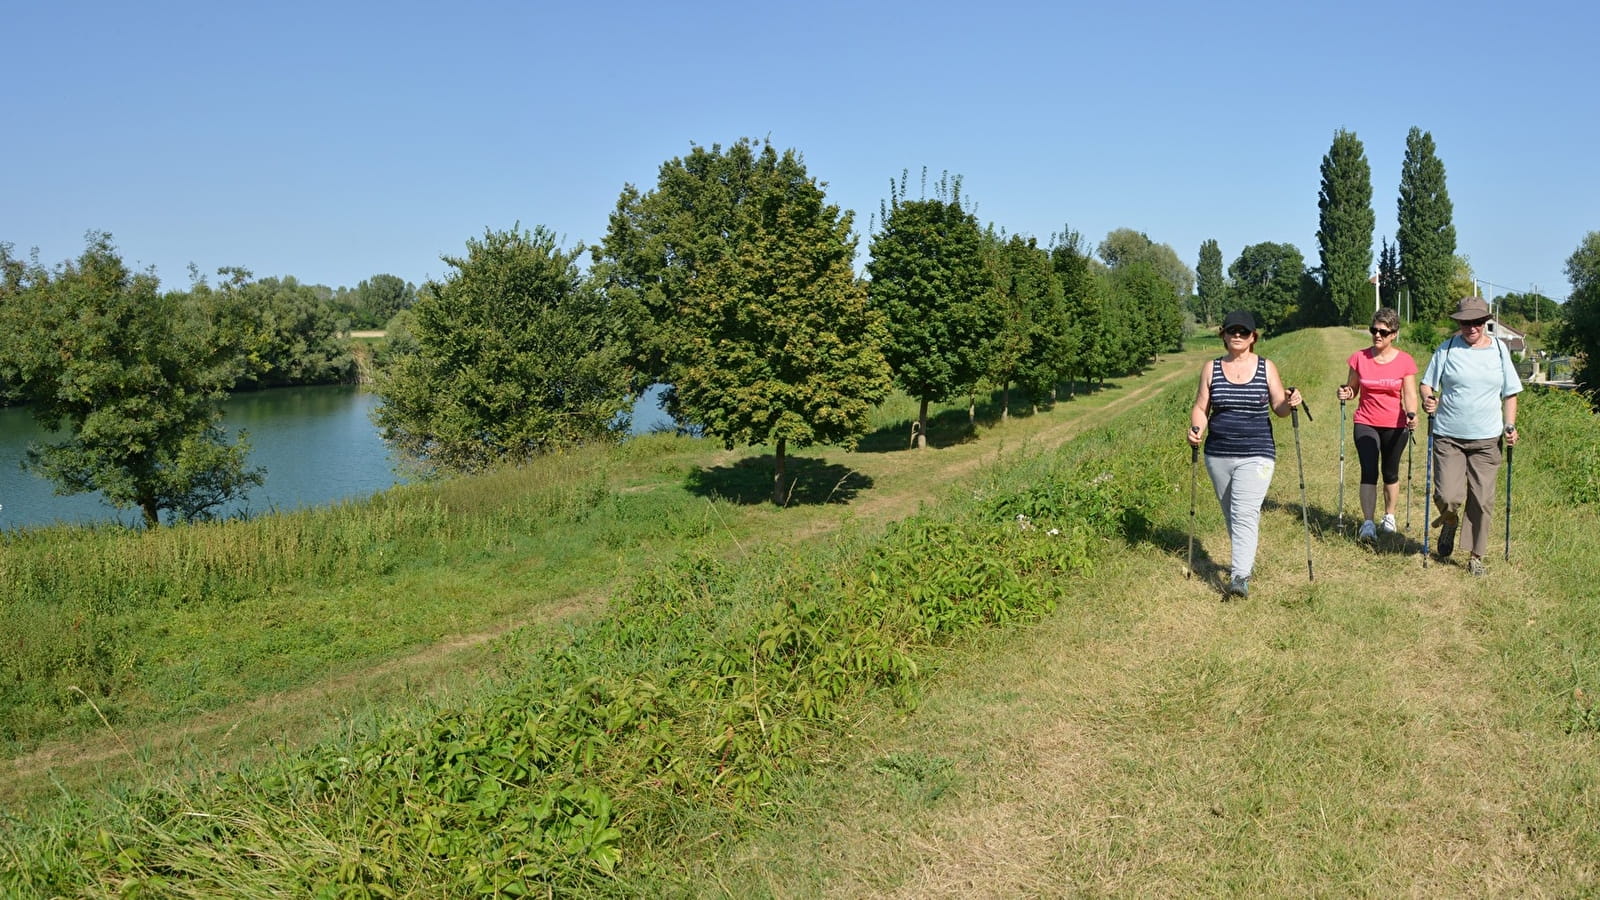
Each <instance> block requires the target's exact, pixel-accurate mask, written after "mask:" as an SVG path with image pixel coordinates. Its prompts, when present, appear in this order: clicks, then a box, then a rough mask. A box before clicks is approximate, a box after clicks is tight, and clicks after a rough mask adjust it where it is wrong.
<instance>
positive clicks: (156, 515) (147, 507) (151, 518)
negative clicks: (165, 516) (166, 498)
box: [139, 497, 161, 528]
mask: <svg viewBox="0 0 1600 900" xmlns="http://www.w3.org/2000/svg"><path fill="white" fill-rule="evenodd" d="M139 511H140V512H142V513H144V527H145V528H159V527H161V507H159V506H157V505H156V501H155V498H154V497H141V498H139Z"/></svg>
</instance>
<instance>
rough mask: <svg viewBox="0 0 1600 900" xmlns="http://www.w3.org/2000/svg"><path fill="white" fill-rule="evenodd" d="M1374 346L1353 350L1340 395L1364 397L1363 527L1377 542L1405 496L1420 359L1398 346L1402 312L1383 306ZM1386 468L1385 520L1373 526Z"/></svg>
mask: <svg viewBox="0 0 1600 900" xmlns="http://www.w3.org/2000/svg"><path fill="white" fill-rule="evenodd" d="M1367 331H1369V332H1371V334H1372V346H1371V347H1368V348H1367V349H1365V350H1358V351H1356V352H1355V353H1352V354H1351V355H1350V359H1349V363H1350V377H1349V378H1348V379H1347V380H1346V381H1345V383H1344V384H1342V385H1340V386H1339V399H1340V400H1341V401H1344V400H1352V399H1355V398H1356V397H1358V396H1359V397H1360V398H1361V404H1360V405H1359V406H1357V407H1356V414H1355V438H1356V456H1357V457H1359V458H1360V460H1361V515H1362V518H1363V520H1364V521H1362V523H1361V531H1360V532H1359V533H1358V537H1359V538H1360V539H1361V540H1363V541H1375V540H1377V538H1378V529H1379V528H1380V527H1381V528H1382V529H1383V530H1384V531H1386V532H1388V533H1390V534H1393V533H1395V532H1396V531H1397V530H1398V529H1397V528H1395V524H1394V509H1395V505H1396V503H1397V501H1398V500H1399V499H1400V455H1401V453H1403V452H1404V451H1405V446H1406V438H1407V437H1408V436H1409V434H1410V431H1411V428H1412V427H1413V426H1414V425H1415V424H1416V421H1417V361H1416V360H1414V359H1412V358H1411V354H1409V353H1407V352H1405V351H1404V350H1400V349H1399V348H1397V347H1395V345H1394V340H1395V337H1396V335H1398V334H1399V332H1400V316H1399V315H1398V314H1397V313H1396V312H1395V311H1394V310H1392V309H1389V308H1388V307H1384V308H1383V309H1380V310H1378V311H1377V312H1376V313H1373V315H1372V327H1370V328H1368V329H1367ZM1380 468H1381V469H1382V472H1383V521H1382V523H1381V525H1374V524H1373V521H1372V515H1373V512H1374V509H1375V508H1376V506H1377V502H1378V473H1379V469H1380Z"/></svg>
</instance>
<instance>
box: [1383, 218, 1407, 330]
mask: <svg viewBox="0 0 1600 900" xmlns="http://www.w3.org/2000/svg"><path fill="white" fill-rule="evenodd" d="M1404 286H1405V282H1404V281H1402V280H1401V279H1400V253H1399V248H1397V247H1396V246H1395V245H1394V244H1391V243H1389V238H1388V236H1385V237H1384V238H1383V249H1382V250H1381V251H1379V253H1378V302H1380V303H1382V304H1383V305H1384V306H1387V307H1389V308H1390V309H1393V310H1399V311H1400V312H1401V313H1405V312H1406V311H1405V310H1401V309H1400V307H1399V305H1398V304H1399V303H1400V289H1401V288H1402V287H1404Z"/></svg>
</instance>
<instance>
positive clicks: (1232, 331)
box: [1223, 328, 1254, 337]
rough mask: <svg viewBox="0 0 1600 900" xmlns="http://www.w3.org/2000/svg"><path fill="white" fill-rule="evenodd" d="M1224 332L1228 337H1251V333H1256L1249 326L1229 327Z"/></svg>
mask: <svg viewBox="0 0 1600 900" xmlns="http://www.w3.org/2000/svg"><path fill="white" fill-rule="evenodd" d="M1223 334H1226V335H1227V336H1228V337H1249V336H1250V335H1252V334H1254V332H1252V331H1251V330H1250V329H1248V328H1229V329H1228V330H1227V331H1225V332H1223Z"/></svg>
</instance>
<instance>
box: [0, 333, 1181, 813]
mask: <svg viewBox="0 0 1600 900" xmlns="http://www.w3.org/2000/svg"><path fill="white" fill-rule="evenodd" d="M1198 359H1199V355H1198V354H1195V353H1188V354H1181V355H1173V356H1169V357H1167V358H1165V359H1163V360H1162V362H1161V363H1160V364H1158V366H1157V367H1156V368H1155V369H1154V370H1153V371H1152V372H1151V373H1148V374H1146V375H1145V376H1143V377H1141V378H1138V379H1131V380H1127V381H1124V382H1122V383H1121V385H1124V386H1126V388H1127V393H1126V394H1119V395H1117V396H1116V397H1115V399H1114V403H1113V404H1112V405H1109V406H1104V405H1098V404H1096V405H1089V404H1083V405H1079V404H1075V403H1062V404H1059V405H1058V406H1057V407H1056V409H1055V411H1053V412H1050V413H1046V414H1043V415H1041V416H1034V417H1031V418H1029V419H1022V420H1016V421H1017V422H1018V423H1019V427H1017V428H1016V429H1014V433H1015V434H1016V435H1018V436H1020V437H1021V438H1022V439H1021V440H1020V441H1018V440H1009V438H1011V436H1012V435H1011V434H1007V433H1006V431H1007V429H1006V428H1005V427H1002V428H1000V429H996V431H997V432H1000V433H1001V435H1002V437H1001V438H996V437H995V436H994V434H993V433H991V434H990V435H989V436H987V437H986V438H985V439H984V440H983V441H981V442H976V443H972V444H962V445H956V446H953V447H947V448H943V449H931V450H927V451H924V452H922V453H910V452H897V453H879V454H870V455H869V454H843V453H839V454H838V455H837V456H833V455H831V454H830V457H829V458H830V461H831V462H837V463H839V464H841V465H847V466H851V467H852V468H855V469H857V470H858V471H860V472H862V473H863V474H864V475H867V476H869V477H871V478H872V479H873V482H874V488H873V490H871V491H868V492H866V494H865V495H864V496H863V497H861V498H859V499H858V500H856V501H855V502H853V503H851V504H849V505H848V506H846V507H841V509H840V515H839V516H837V517H834V518H829V519H823V520H818V521H816V522H815V523H813V524H812V525H811V526H809V527H807V528H806V529H803V530H802V531H801V532H800V533H799V534H797V535H790V536H789V537H790V538H791V539H802V540H809V539H814V538H816V537H818V536H820V535H824V534H827V533H829V532H831V531H833V530H835V529H837V528H838V527H839V526H840V524H841V523H842V522H843V521H844V520H845V518H846V517H847V516H848V517H854V518H857V519H870V520H873V521H885V522H886V521H892V520H895V519H899V518H904V517H905V516H908V515H911V514H912V513H914V512H915V511H916V510H917V508H918V507H919V506H920V505H922V504H924V503H928V502H933V501H936V500H938V499H939V496H940V492H941V491H942V490H943V489H945V488H946V486H948V485H949V484H951V483H952V482H954V481H958V480H960V479H961V478H964V477H966V476H968V475H970V474H971V473H972V472H974V471H976V470H977V469H979V468H980V467H982V466H985V465H989V464H992V463H993V462H995V461H996V460H998V459H1000V458H1001V457H1003V456H1005V455H1008V454H1014V453H1017V452H1021V451H1022V450H1024V449H1025V448H1026V449H1030V450H1034V451H1037V450H1041V449H1042V450H1053V449H1055V448H1057V447H1059V446H1061V445H1062V444H1064V443H1066V442H1067V441H1069V440H1071V439H1072V438H1074V437H1076V436H1077V435H1079V434H1081V433H1083V432H1084V431H1086V430H1089V429H1092V428H1096V427H1099V426H1101V425H1103V424H1105V423H1106V422H1107V421H1109V420H1110V419H1112V418H1114V417H1118V416H1123V415H1127V414H1129V413H1130V412H1132V411H1133V410H1135V409H1137V408H1139V407H1141V406H1143V405H1144V404H1145V403H1147V402H1149V401H1150V400H1151V399H1152V398H1153V397H1155V396H1156V395H1157V394H1158V393H1159V392H1160V391H1161V390H1162V389H1163V388H1165V387H1166V386H1167V385H1169V384H1171V383H1172V382H1173V381H1174V380H1176V379H1181V378H1185V377H1188V376H1189V375H1190V374H1191V372H1192V370H1193V368H1194V365H1193V364H1191V360H1194V361H1197V360H1198ZM1039 423H1043V424H1042V427H1041V426H1040V425H1039ZM742 455H744V453H742V452H741V451H730V452H728V453H726V454H721V455H719V456H718V457H717V458H716V459H717V464H724V463H728V462H731V461H733V460H736V459H738V458H740V457H741V456H742ZM604 604H605V597H604V596H603V595H601V594H588V595H583V596H575V597H570V598H566V599H564V600H562V601H560V602H557V603H554V604H550V605H545V606H541V607H539V608H538V609H536V610H530V611H529V612H528V613H527V614H525V615H522V616H517V617H513V618H510V619H507V620H504V621H501V622H499V623H496V624H495V625H493V626H492V627H489V628H485V629H482V630H479V631H475V632H472V633H469V634H460V635H456V636H453V637H450V638H447V639H445V640H442V641H439V642H437V643H434V644H431V645H429V646H427V647H424V648H422V649H420V650H417V651H416V652H413V653H410V654H407V655H405V656H401V657H396V658H394V659H390V660H387V661H385V662H382V663H379V664H377V665H374V666H371V667H368V668H364V669H359V670H356V671H349V672H344V673H341V674H338V675H334V676H332V677H329V678H327V679H324V680H321V681H318V682H317V683H315V684H309V685H305V686H303V687H300V688H296V689H294V690H289V691H283V692H279V693H275V694H270V695H267V696H262V697H258V698H255V699H253V700H250V701H248V702H245V703H239V704H234V705H232V706H228V707H225V708H222V709H216V710H210V711H207V712H205V713H202V714H200V715H197V716H195V717H194V718H192V719H189V720H187V721H184V722H168V723H160V724H154V725H150V726H144V727H139V728H131V729H121V730H117V729H107V730H106V731H105V732H101V733H99V734H96V735H94V736H91V737H88V738H85V739H79V740H74V741H58V742H52V743H49V744H46V745H44V746H42V747H39V748H38V749H36V750H34V751H32V752H30V753H27V754H25V755H22V756H19V757H15V758H13V759H11V760H9V761H7V763H5V766H4V771H6V772H7V773H8V774H9V775H10V776H11V777H10V778H9V779H7V783H6V784H5V785H3V786H0V802H4V803H8V804H9V803H11V802H15V800H16V797H17V794H18V792H22V793H32V792H33V791H32V790H31V789H30V787H29V785H33V786H35V787H37V786H39V785H40V784H41V783H42V782H45V781H46V780H48V779H49V778H51V777H52V776H53V775H60V776H63V778H64V780H67V781H80V780H82V778H83V777H85V776H88V775H90V774H92V773H93V772H94V771H95V770H97V769H99V768H109V769H119V770H120V769H124V768H126V767H125V766H124V765H121V764H118V763H113V761H114V760H117V759H118V758H119V757H124V756H126V757H129V758H133V759H136V760H139V761H140V762H139V763H138V766H137V768H138V770H139V771H141V772H145V773H147V774H148V775H150V776H152V777H158V776H159V775H160V774H161V773H164V772H166V771H170V770H172V768H173V765H174V764H175V763H177V762H179V761H182V762H183V763H184V766H185V768H189V767H193V766H195V765H204V766H207V767H220V766H224V765H228V764H231V763H233V762H236V761H238V760H240V759H244V758H250V757H256V756H260V755H263V754H266V753H270V752H274V748H275V747H282V746H289V745H293V744H295V743H297V742H298V740H315V739H316V738H317V737H318V736H320V735H322V734H325V733H327V732H328V731H329V730H331V729H337V728H338V727H339V724H340V722H341V721H342V720H343V719H345V718H348V716H349V715H350V714H352V713H353V712H355V711H357V710H359V709H362V708H365V707H368V706H371V705H381V704H382V703H384V702H386V701H394V700H397V699H403V698H405V697H410V696H416V695H418V694H428V693H432V692H434V691H436V690H443V689H448V687H449V685H451V684H459V683H461V682H462V681H463V680H470V676H471V675H472V674H473V673H475V672H478V671H481V670H482V669H483V667H484V665H485V661H484V660H483V659H482V658H481V655H482V653H483V651H484V650H485V648H486V647H487V646H488V645H489V644H490V642H492V641H494V640H496V639H497V638H500V637H503V636H505V635H506V634H508V633H510V632H512V631H515V630H517V629H520V628H524V627H528V626H531V625H539V624H555V623H560V622H564V621H568V620H572V619H575V618H579V617H583V616H588V615H595V614H598V613H599V612H600V611H602V610H603V608H604ZM199 748H203V749H199ZM197 757H202V758H203V762H197V761H196V758H197Z"/></svg>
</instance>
